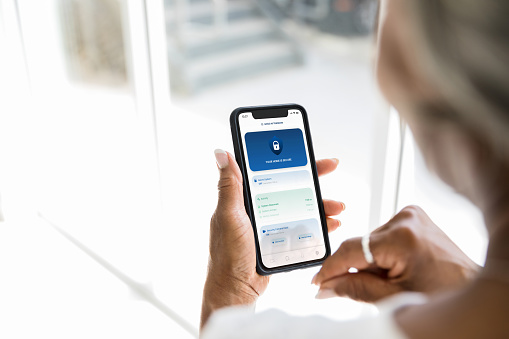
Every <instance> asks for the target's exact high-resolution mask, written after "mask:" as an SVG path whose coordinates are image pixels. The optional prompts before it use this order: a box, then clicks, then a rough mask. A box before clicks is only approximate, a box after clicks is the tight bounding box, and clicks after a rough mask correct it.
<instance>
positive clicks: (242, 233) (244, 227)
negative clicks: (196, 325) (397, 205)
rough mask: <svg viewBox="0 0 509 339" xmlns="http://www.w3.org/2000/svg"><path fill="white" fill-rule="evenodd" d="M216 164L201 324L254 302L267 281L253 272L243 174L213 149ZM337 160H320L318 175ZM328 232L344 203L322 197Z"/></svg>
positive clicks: (252, 244) (252, 242)
mask: <svg viewBox="0 0 509 339" xmlns="http://www.w3.org/2000/svg"><path fill="white" fill-rule="evenodd" d="M215 155H216V160H217V165H218V167H219V172H220V178H219V184H218V188H219V201H218V204H217V208H216V211H215V212H214V215H213V216H212V220H211V222H210V245H209V246H210V258H209V267H208V274H207V280H206V282H205V287H204V291H203V304H202V318H201V326H202V327H203V325H204V324H205V323H206V321H207V319H208V317H209V316H210V314H211V313H212V311H214V310H215V309H219V308H222V307H226V306H231V305H248V304H253V303H254V302H255V301H256V299H257V298H258V296H260V295H261V294H262V293H263V292H264V291H265V289H266V288H267V284H268V282H269V277H268V276H260V275H258V274H257V273H256V250H255V240H254V233H253V228H252V226H251V221H250V220H249V217H248V216H247V214H246V210H245V207H244V197H243V188H242V174H241V172H240V169H239V167H238V165H237V163H236V162H235V160H234V159H233V157H232V156H231V155H230V154H229V153H226V152H224V151H221V150H216V152H215ZM337 165H338V160H337V159H326V160H319V161H317V163H316V166H317V170H318V175H324V174H327V173H330V172H332V171H334V170H335V169H336V167H337ZM324 209H325V214H326V215H327V226H328V228H329V232H330V231H333V230H335V229H337V228H338V227H339V226H340V222H339V220H337V219H333V218H331V216H335V215H338V214H340V213H341V212H342V211H343V210H344V209H345V205H344V204H343V203H340V202H337V201H332V200H324Z"/></svg>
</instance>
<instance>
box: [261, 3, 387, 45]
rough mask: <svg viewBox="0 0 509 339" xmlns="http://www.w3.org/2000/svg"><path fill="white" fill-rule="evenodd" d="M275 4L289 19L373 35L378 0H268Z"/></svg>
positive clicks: (329, 29)
mask: <svg viewBox="0 0 509 339" xmlns="http://www.w3.org/2000/svg"><path fill="white" fill-rule="evenodd" d="M265 2H272V3H273V4H276V5H277V6H278V7H279V9H280V11H282V12H283V13H284V16H285V17H286V18H293V19H295V20H299V21H302V22H304V23H306V24H308V25H311V26H315V27H316V28H317V29H319V30H320V31H322V32H325V33H330V34H334V35H339V36H348V37H353V36H364V35H369V34H372V33H373V31H374V28H375V23H376V15H377V12H378V2H379V1H378V0H265Z"/></svg>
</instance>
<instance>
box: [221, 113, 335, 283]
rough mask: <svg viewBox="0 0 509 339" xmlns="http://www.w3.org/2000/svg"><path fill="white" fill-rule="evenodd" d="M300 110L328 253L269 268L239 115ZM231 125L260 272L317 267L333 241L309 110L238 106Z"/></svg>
mask: <svg viewBox="0 0 509 339" xmlns="http://www.w3.org/2000/svg"><path fill="white" fill-rule="evenodd" d="M282 108H284V109H298V110H300V111H301V113H302V117H303V121H304V129H305V133H306V139H307V146H308V150H309V162H310V164H311V171H312V175H313V182H314V185H315V191H316V196H317V200H318V209H319V213H320V223H321V225H322V232H323V235H324V244H325V255H324V256H323V257H322V258H321V259H317V260H312V261H307V262H303V263H297V264H291V265H284V266H279V267H275V268H268V267H266V266H265V265H263V262H262V258H261V253H260V245H259V242H258V232H257V229H256V224H255V217H254V213H253V204H252V201H251V194H250V186H249V180H247V170H246V169H247V163H246V160H245V159H244V153H243V152H242V138H241V135H240V128H239V125H238V116H239V114H241V113H242V112H253V111H256V110H268V109H282ZM230 127H231V131H232V138H233V147H234V151H235V159H236V161H237V163H238V165H239V167H240V170H241V172H242V178H243V187H244V189H243V191H244V206H245V208H246V212H247V215H248V216H249V218H250V219H251V224H252V226H253V231H254V238H255V247H256V271H257V272H258V274H260V275H271V274H273V273H279V272H289V271H293V270H296V269H302V268H307V267H312V266H317V265H320V264H322V263H323V261H324V260H325V259H326V258H327V257H328V256H329V255H330V253H331V250H330V243H329V235H328V230H327V222H326V219H325V212H324V209H323V201H322V194H321V192H320V184H319V181H318V174H317V171H316V161H315V154H314V151H313V143H312V141H311V134H310V130H309V122H308V117H307V112H306V110H305V109H304V107H302V106H300V105H297V104H283V105H268V106H250V107H239V108H237V109H235V110H234V111H233V112H232V114H231V115H230Z"/></svg>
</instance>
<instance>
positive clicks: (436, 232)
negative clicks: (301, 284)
mask: <svg viewBox="0 0 509 339" xmlns="http://www.w3.org/2000/svg"><path fill="white" fill-rule="evenodd" d="M369 247H370V249H371V252H372V254H373V257H374V261H375V263H374V264H372V265H369V264H368V263H367V262H366V259H365V258H364V253H363V250H362V245H361V238H353V239H349V240H346V241H345V242H343V243H342V244H341V246H340V247H339V249H338V250H337V251H336V253H334V254H333V255H332V256H331V257H329V258H328V259H327V260H326V261H325V262H324V264H323V266H322V269H321V270H320V271H319V272H318V273H317V275H316V276H315V277H314V278H313V281H312V282H313V283H314V284H317V285H319V286H320V290H319V292H318V294H317V298H319V299H325V298H329V297H333V296H346V297H350V298H352V299H356V300H360V301H367V302H372V301H377V300H379V299H382V298H384V297H387V296H389V295H392V294H395V293H397V292H401V291H417V292H424V293H433V292H436V291H439V290H444V289H448V288H457V287H459V286H461V285H463V284H465V283H466V282H467V281H469V280H470V279H471V278H472V277H473V276H474V275H475V274H476V273H477V271H478V269H479V266H477V265H476V264H475V263H474V262H472V260H470V259H469V258H468V257H467V256H466V255H465V253H463V252H462V251H461V250H460V249H459V248H458V247H457V246H456V245H455V244H454V243H453V242H452V240H451V239H450V238H449V237H448V236H447V235H446V234H445V233H444V232H442V231H441V230H440V229H439V228H438V227H437V226H436V225H435V224H434V223H433V222H432V221H431V219H430V218H429V217H428V216H427V215H426V213H424V211H423V210H422V209H420V208H419V207H415V206H409V207H406V208H404V209H403V210H402V211H401V212H400V213H398V214H397V215H396V216H395V217H394V218H392V219H391V220H390V221H389V222H388V223H387V224H385V225H384V226H382V227H380V228H378V229H376V230H375V231H374V232H373V233H371V236H370V245H369ZM351 267H354V268H357V269H358V273H349V272H348V270H349V269H350V268H351Z"/></svg>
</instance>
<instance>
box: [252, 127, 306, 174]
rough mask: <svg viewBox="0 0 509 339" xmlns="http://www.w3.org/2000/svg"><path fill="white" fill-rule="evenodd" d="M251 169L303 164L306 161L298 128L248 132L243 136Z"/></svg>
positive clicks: (263, 169)
mask: <svg viewBox="0 0 509 339" xmlns="http://www.w3.org/2000/svg"><path fill="white" fill-rule="evenodd" d="M245 141H246V149H247V155H248V161H249V167H250V168H251V171H253V172H255V171H266V170H273V169H278V168H288V167H298V166H305V165H307V163H308V158H307V155H306V148H305V146H304V138H303V136H302V131H301V130H300V129H299V128H294V129H283V130H277V131H264V132H250V133H246V136H245Z"/></svg>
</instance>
